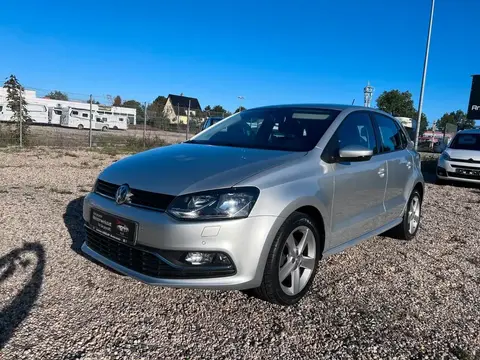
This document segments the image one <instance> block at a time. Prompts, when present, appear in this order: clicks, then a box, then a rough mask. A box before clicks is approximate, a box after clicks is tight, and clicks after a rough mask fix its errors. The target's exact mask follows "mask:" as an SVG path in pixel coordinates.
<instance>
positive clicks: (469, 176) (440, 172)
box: [436, 157, 480, 184]
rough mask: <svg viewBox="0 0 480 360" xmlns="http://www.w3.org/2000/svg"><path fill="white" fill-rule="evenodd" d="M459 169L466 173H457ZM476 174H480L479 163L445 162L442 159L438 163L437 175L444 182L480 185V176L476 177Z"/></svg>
mask: <svg viewBox="0 0 480 360" xmlns="http://www.w3.org/2000/svg"><path fill="white" fill-rule="evenodd" d="M458 169H460V170H461V171H463V172H464V173H459V172H457V171H458ZM469 172H470V173H469ZM474 172H480V164H479V163H469V162H459V161H452V160H445V159H444V158H442V157H440V158H439V159H438V162H437V169H436V174H437V177H438V178H439V179H442V180H449V181H458V182H467V183H473V184H480V175H475V174H474Z"/></svg>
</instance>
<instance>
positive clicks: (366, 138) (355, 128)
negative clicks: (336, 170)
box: [322, 111, 378, 162]
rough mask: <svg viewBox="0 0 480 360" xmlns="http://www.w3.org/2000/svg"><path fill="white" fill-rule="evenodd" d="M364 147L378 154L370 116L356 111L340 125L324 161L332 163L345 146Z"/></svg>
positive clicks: (327, 148) (326, 151) (326, 150)
mask: <svg viewBox="0 0 480 360" xmlns="http://www.w3.org/2000/svg"><path fill="white" fill-rule="evenodd" d="M352 145H353V146H362V147H364V148H367V149H369V150H373V153H374V154H377V153H378V148H377V143H376V139H375V133H374V130H373V125H372V121H371V119H370V116H369V115H368V113H367V112H365V111H356V112H354V113H351V114H350V115H348V116H347V117H346V118H345V119H344V120H343V121H342V123H341V124H340V126H339V127H338V129H337V130H336V131H335V134H334V135H333V136H332V138H331V139H330V141H329V143H328V144H327V146H326V148H325V151H324V153H323V154H322V159H323V160H324V161H326V162H332V161H334V159H335V158H337V157H338V152H339V151H340V149H341V148H343V147H345V146H352Z"/></svg>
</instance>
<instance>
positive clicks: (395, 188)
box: [373, 113, 414, 222]
mask: <svg viewBox="0 0 480 360" xmlns="http://www.w3.org/2000/svg"><path fill="white" fill-rule="evenodd" d="M373 117H374V120H375V121H374V123H375V131H376V133H377V136H378V137H379V138H380V141H381V146H380V147H381V149H380V155H379V156H380V158H382V159H384V160H385V161H386V162H387V188H386V191H385V210H386V220H387V222H390V221H393V220H395V219H397V218H399V217H400V216H401V215H402V211H403V208H404V207H405V204H406V203H407V201H408V198H409V197H410V192H409V186H410V179H412V176H413V172H414V169H413V154H412V153H411V152H410V151H409V150H408V140H407V138H406V135H405V133H404V132H403V130H402V129H401V128H400V126H399V125H398V124H397V122H396V121H395V120H394V119H392V118H390V117H388V116H387V115H382V114H379V113H374V115H373Z"/></svg>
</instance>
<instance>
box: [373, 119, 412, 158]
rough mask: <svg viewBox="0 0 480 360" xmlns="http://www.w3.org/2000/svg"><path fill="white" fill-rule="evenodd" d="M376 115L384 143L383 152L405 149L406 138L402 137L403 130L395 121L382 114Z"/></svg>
mask: <svg viewBox="0 0 480 360" xmlns="http://www.w3.org/2000/svg"><path fill="white" fill-rule="evenodd" d="M374 117H375V121H376V126H377V129H378V132H379V134H380V140H381V143H382V146H381V147H382V148H381V152H382V153H388V152H393V151H398V150H402V149H404V148H405V147H406V140H403V139H402V135H401V130H400V128H399V127H398V125H397V124H396V123H395V121H394V120H392V119H390V118H389V117H387V116H384V115H381V114H374ZM404 137H405V135H404Z"/></svg>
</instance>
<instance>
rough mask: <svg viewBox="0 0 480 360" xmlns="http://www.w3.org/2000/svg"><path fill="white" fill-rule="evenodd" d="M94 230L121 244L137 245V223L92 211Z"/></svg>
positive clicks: (91, 218) (91, 222)
mask: <svg viewBox="0 0 480 360" xmlns="http://www.w3.org/2000/svg"><path fill="white" fill-rule="evenodd" d="M90 227H91V228H92V230H94V231H96V232H98V233H100V234H102V235H105V236H106V237H108V238H110V239H113V240H116V241H119V242H121V243H125V244H130V245H135V243H136V242H137V237H136V236H137V223H136V222H134V221H131V220H127V219H124V218H120V217H118V216H115V215H111V214H108V213H105V212H103V211H100V210H97V209H92V212H91V214H90Z"/></svg>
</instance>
